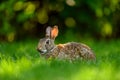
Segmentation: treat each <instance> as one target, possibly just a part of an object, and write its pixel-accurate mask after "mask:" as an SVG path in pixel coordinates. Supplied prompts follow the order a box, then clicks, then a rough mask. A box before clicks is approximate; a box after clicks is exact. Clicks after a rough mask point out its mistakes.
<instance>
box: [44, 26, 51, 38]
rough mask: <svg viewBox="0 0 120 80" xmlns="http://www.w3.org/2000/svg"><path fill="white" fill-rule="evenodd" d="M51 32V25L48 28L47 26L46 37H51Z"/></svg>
mask: <svg viewBox="0 0 120 80" xmlns="http://www.w3.org/2000/svg"><path fill="white" fill-rule="evenodd" d="M50 34H51V27H50V26H48V27H47V28H46V35H45V36H46V37H50Z"/></svg>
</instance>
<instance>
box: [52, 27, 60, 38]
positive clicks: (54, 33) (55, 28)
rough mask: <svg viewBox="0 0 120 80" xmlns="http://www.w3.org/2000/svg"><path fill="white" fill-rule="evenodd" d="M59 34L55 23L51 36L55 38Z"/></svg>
mask: <svg viewBox="0 0 120 80" xmlns="http://www.w3.org/2000/svg"><path fill="white" fill-rule="evenodd" d="M57 35H58V26H57V25H55V26H54V27H53V28H52V30H51V38H52V39H55V38H56V37H57Z"/></svg>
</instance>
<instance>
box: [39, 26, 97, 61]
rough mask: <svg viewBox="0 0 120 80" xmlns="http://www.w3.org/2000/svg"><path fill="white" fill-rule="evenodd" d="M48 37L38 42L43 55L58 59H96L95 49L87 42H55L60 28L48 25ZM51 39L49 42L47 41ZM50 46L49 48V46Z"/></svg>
mask: <svg viewBox="0 0 120 80" xmlns="http://www.w3.org/2000/svg"><path fill="white" fill-rule="evenodd" d="M46 35H47V36H46V38H44V39H41V40H40V42H39V44H38V48H37V49H38V51H40V52H41V53H44V54H41V55H42V56H45V57H46V58H47V59H48V58H57V59H68V60H76V59H85V60H90V59H92V60H95V58H96V57H95V55H94V53H93V51H92V50H91V49H90V48H89V47H88V46H87V45H85V44H82V43H76V42H69V43H66V44H58V45H55V44H54V39H55V37H56V36H57V35H58V28H57V26H55V27H54V28H51V27H48V28H47V29H46ZM48 40H49V44H47V41H48ZM47 47H49V49H48V48H47Z"/></svg>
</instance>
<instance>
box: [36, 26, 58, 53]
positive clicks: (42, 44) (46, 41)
mask: <svg viewBox="0 0 120 80" xmlns="http://www.w3.org/2000/svg"><path fill="white" fill-rule="evenodd" d="M57 35H58V26H56V25H55V26H54V27H53V28H51V27H47V28H46V35H45V38H42V39H40V41H39V43H38V46H37V50H38V51H39V52H40V53H41V54H45V53H47V52H50V51H51V50H52V49H53V48H54V47H55V44H54V40H55V38H56V37H57Z"/></svg>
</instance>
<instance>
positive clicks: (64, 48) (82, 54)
mask: <svg viewBox="0 0 120 80" xmlns="http://www.w3.org/2000/svg"><path fill="white" fill-rule="evenodd" d="M49 54H50V55H52V57H55V58H58V59H70V60H75V59H88V60H89V59H95V55H94V53H93V51H92V50H91V49H90V48H89V47H88V46H87V45H85V44H82V43H76V42H70V43H66V44H59V45H57V46H56V48H55V49H54V50H53V51H51V53H49Z"/></svg>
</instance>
